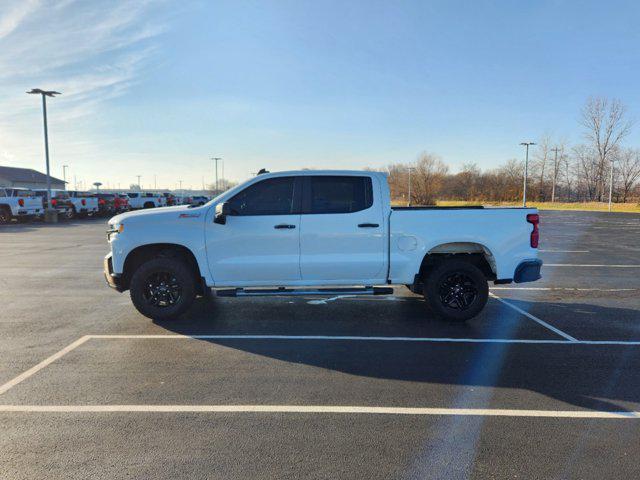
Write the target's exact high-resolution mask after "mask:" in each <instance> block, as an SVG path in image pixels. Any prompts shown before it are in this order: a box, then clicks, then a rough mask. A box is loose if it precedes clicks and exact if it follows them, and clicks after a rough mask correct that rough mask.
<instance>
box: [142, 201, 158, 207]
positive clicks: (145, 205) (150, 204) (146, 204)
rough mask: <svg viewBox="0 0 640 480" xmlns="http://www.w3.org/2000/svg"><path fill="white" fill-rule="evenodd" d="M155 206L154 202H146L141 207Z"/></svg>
mask: <svg viewBox="0 0 640 480" xmlns="http://www.w3.org/2000/svg"><path fill="white" fill-rule="evenodd" d="M155 206H156V205H155V203H153V202H147V203H145V204H144V205H143V206H142V208H155Z"/></svg>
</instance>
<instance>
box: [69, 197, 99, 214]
mask: <svg viewBox="0 0 640 480" xmlns="http://www.w3.org/2000/svg"><path fill="white" fill-rule="evenodd" d="M67 193H68V194H69V200H70V201H71V205H72V206H73V215H72V216H74V217H75V216H78V217H86V216H88V215H95V214H97V213H98V197H96V196H95V195H94V194H93V193H90V192H80V191H78V190H67Z"/></svg>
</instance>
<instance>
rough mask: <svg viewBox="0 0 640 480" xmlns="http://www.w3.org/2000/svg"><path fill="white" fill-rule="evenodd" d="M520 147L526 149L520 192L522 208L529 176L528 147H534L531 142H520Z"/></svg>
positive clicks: (525, 203) (525, 202)
mask: <svg viewBox="0 0 640 480" xmlns="http://www.w3.org/2000/svg"><path fill="white" fill-rule="evenodd" d="M520 145H524V146H525V147H526V154H525V157H524V189H523V192H522V206H523V207H526V206H527V177H528V176H529V147H530V146H531V145H535V143H533V142H522V143H520Z"/></svg>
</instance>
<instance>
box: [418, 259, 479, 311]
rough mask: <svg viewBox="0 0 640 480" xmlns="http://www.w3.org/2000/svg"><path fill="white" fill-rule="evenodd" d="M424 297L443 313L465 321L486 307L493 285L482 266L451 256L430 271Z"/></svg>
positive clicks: (434, 308) (432, 308)
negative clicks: (489, 284)
mask: <svg viewBox="0 0 640 480" xmlns="http://www.w3.org/2000/svg"><path fill="white" fill-rule="evenodd" d="M424 297H425V300H426V301H427V304H428V306H429V308H430V309H431V310H432V311H433V312H434V313H435V314H436V315H438V316H439V317H441V318H443V319H445V320H451V321H456V322H464V321H466V320H469V319H471V318H473V317H475V316H476V315H478V314H479V313H480V312H481V311H482V309H483V308H484V306H485V305H486V303H487V299H488V297H489V286H488V285H487V279H486V278H485V276H484V274H483V273H482V271H481V270H480V269H479V268H478V267H476V266H475V265H473V264H471V263H469V262H465V261H463V260H457V259H450V260H445V261H443V262H441V263H440V264H438V265H436V266H435V267H434V268H433V269H431V270H429V271H427V272H426V274H425V278H424Z"/></svg>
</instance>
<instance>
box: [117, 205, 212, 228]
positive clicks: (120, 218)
mask: <svg viewBox="0 0 640 480" xmlns="http://www.w3.org/2000/svg"><path fill="white" fill-rule="evenodd" d="M205 211H206V208H204V206H202V207H195V208H189V205H176V206H172V207H158V208H147V209H142V210H134V211H132V212H125V213H121V214H120V215H116V216H115V217H112V218H111V219H110V220H109V223H110V224H117V223H127V222H131V221H133V222H135V223H138V222H155V221H162V220H164V219H173V218H174V217H178V216H179V215H181V214H187V215H189V216H193V217H199V216H202V215H204V213H205Z"/></svg>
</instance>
